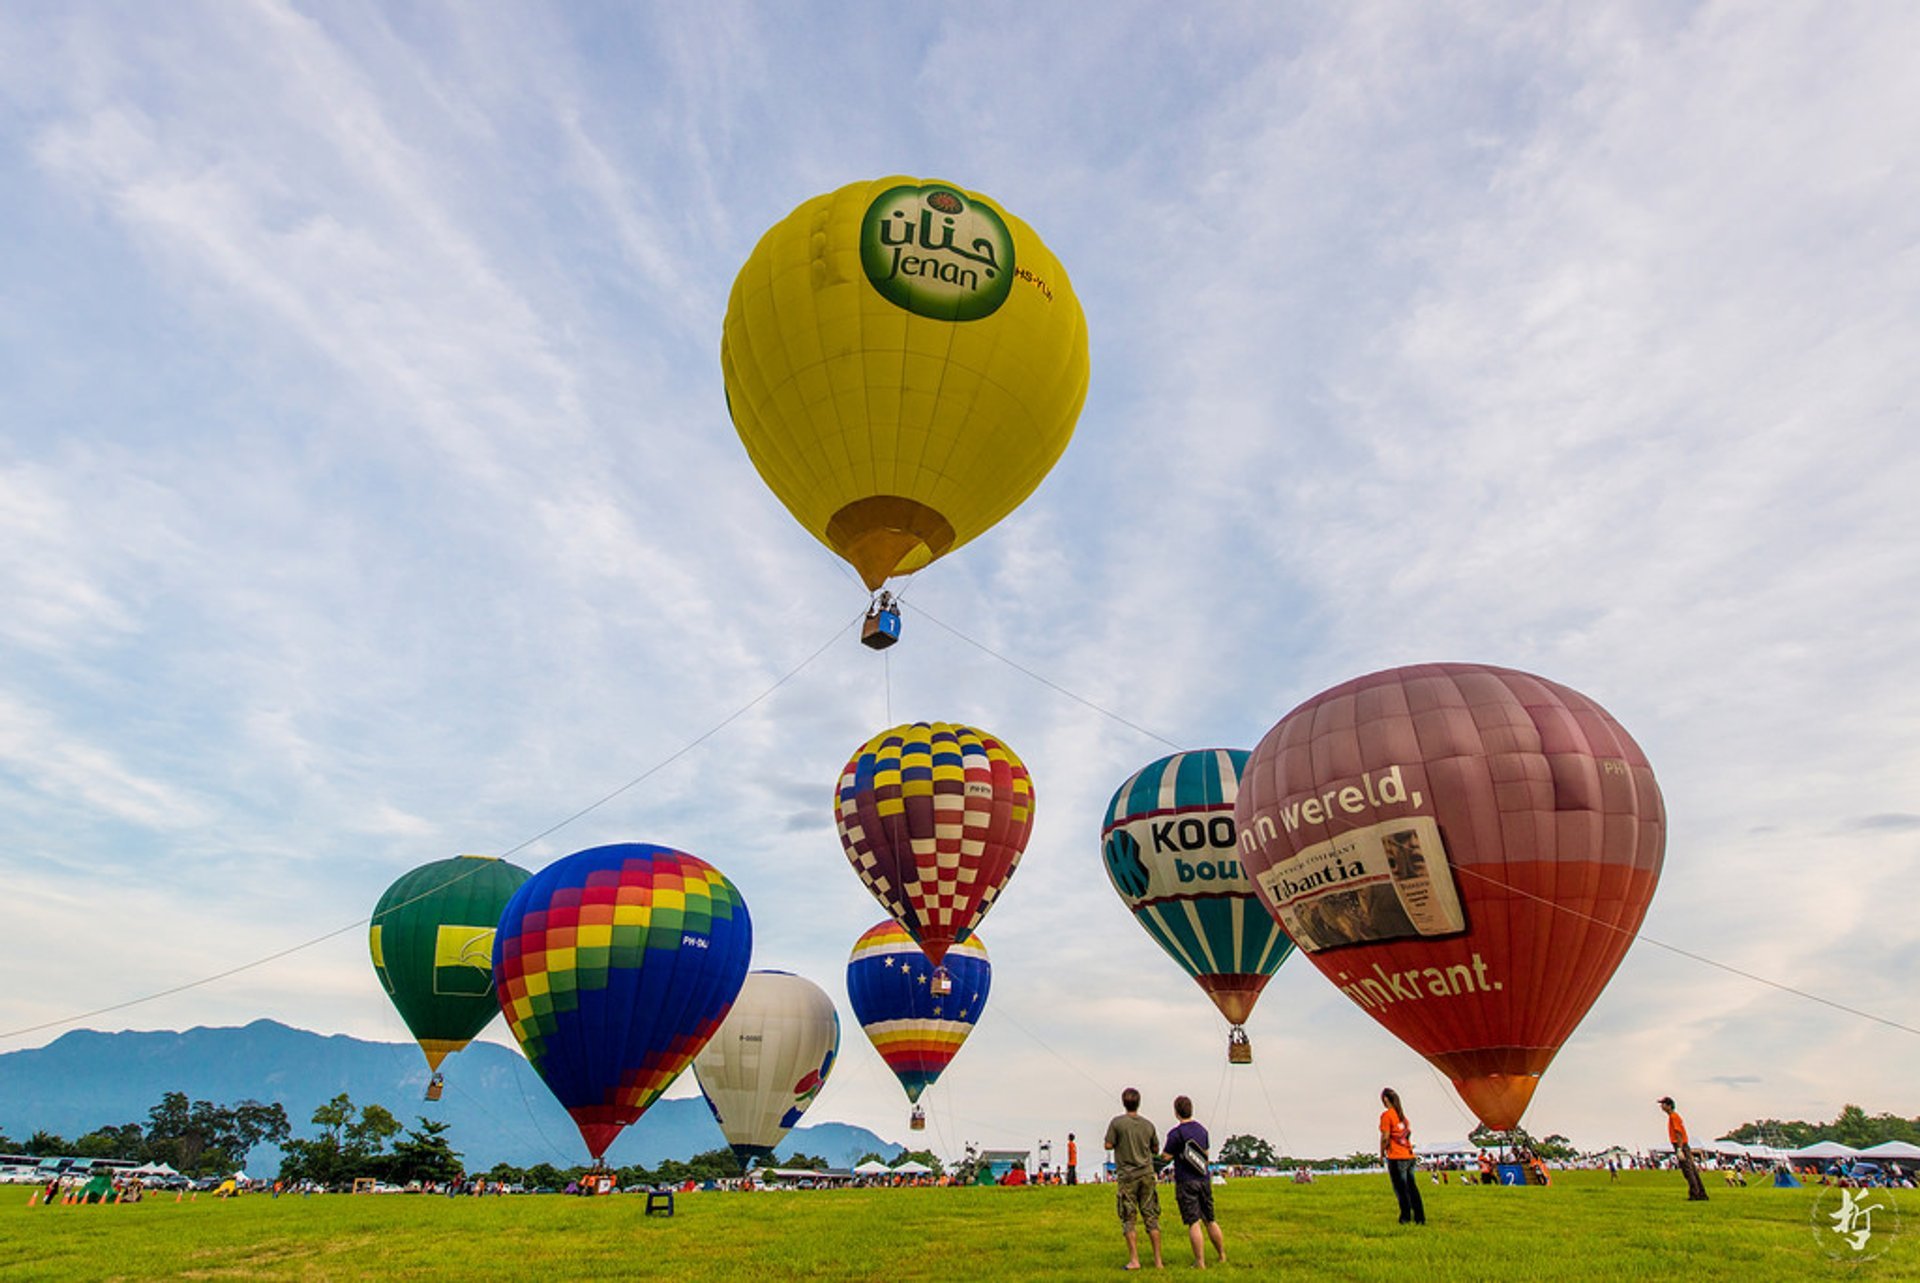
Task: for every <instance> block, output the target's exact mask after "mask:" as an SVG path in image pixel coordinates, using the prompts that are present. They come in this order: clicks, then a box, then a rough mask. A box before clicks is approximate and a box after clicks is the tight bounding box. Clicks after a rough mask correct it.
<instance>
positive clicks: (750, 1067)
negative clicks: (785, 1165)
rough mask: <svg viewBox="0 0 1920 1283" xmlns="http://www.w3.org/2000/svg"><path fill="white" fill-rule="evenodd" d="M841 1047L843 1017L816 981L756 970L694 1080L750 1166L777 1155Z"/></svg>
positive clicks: (703, 1054) (700, 1058) (698, 1059)
mask: <svg viewBox="0 0 1920 1283" xmlns="http://www.w3.org/2000/svg"><path fill="white" fill-rule="evenodd" d="M839 1051H840V1016H839V1013H837V1012H836V1011H834V1009H833V999H831V998H829V997H827V995H826V992H825V991H824V990H822V989H821V988H820V986H819V985H817V984H814V983H813V982H812V981H811V980H806V979H803V978H801V977H800V976H796V975H792V974H790V973H788V972H785V971H752V972H749V973H748V974H747V980H746V983H745V984H744V985H742V986H741V989H740V996H739V997H738V998H736V999H735V1000H734V1003H733V1009H732V1010H731V1011H729V1012H727V1018H726V1019H725V1020H723V1021H721V1022H720V1028H719V1029H717V1030H715V1031H714V1035H713V1037H712V1038H710V1039H708V1040H707V1045H706V1046H705V1047H703V1048H702V1049H701V1050H700V1054H699V1055H697V1056H695V1057H694V1058H693V1073H694V1077H695V1078H696V1079H698V1080H699V1083H700V1091H701V1093H702V1094H703V1095H704V1096H706V1098H707V1108H708V1109H711V1110H712V1111H713V1117H714V1121H716V1122H718V1123H719V1124H720V1131H721V1134H723V1135H724V1136H725V1137H726V1138H727V1144H728V1145H730V1146H731V1147H732V1148H733V1152H734V1154H735V1155H737V1156H738V1157H739V1159H740V1164H741V1166H742V1167H745V1166H747V1165H749V1164H751V1163H752V1162H753V1160H755V1159H763V1160H764V1159H770V1158H772V1157H773V1149H774V1146H776V1145H778V1144H779V1143H780V1142H781V1140H782V1139H784V1138H785V1137H786V1134H787V1132H788V1131H790V1130H792V1128H793V1126H794V1124H795V1123H798V1122H799V1121H800V1116H801V1115H802V1114H804V1113H806V1110H807V1106H808V1105H810V1104H812V1103H813V1098H814V1097H815V1096H817V1095H819V1094H820V1088H821V1087H822V1086H824V1085H825V1083H826V1081H827V1074H828V1072H829V1071H831V1070H832V1068H833V1060H834V1057H835V1056H836V1055H837V1054H838V1053H839Z"/></svg>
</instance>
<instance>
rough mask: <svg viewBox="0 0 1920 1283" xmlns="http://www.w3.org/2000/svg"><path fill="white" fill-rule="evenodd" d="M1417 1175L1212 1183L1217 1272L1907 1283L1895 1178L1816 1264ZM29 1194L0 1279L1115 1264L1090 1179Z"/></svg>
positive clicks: (1591, 1186) (1624, 1184) (1780, 1210)
mask: <svg viewBox="0 0 1920 1283" xmlns="http://www.w3.org/2000/svg"><path fill="white" fill-rule="evenodd" d="M1709 1175H1710V1176H1711V1174H1709ZM1421 1188H1422V1192H1423V1194H1424V1195H1425V1198H1426V1204H1427V1213H1428V1217H1429V1220H1430V1224H1429V1225H1428V1226H1427V1227H1426V1229H1424V1230H1419V1229H1415V1228H1413V1227H1404V1228H1403V1227H1401V1226H1399V1225H1397V1224H1395V1223H1394V1217H1395V1213H1394V1204H1393V1195H1392V1193H1391V1192H1390V1190H1389V1188H1388V1185H1387V1179H1386V1177H1385V1176H1375V1177H1367V1176H1347V1177H1334V1178H1322V1179H1321V1180H1319V1181H1317V1182H1316V1183H1314V1184H1313V1185H1305V1186H1300V1185H1293V1184H1291V1183H1289V1182H1287V1181H1284V1180H1241V1181H1234V1182H1231V1183H1230V1184H1227V1185H1225V1186H1221V1187H1218V1188H1217V1189H1216V1209H1217V1211H1218V1214H1219V1217H1220V1222H1221V1224H1222V1226H1223V1227H1224V1228H1225V1230H1226V1233H1227V1248H1228V1255H1229V1261H1228V1265H1227V1272H1228V1273H1229V1274H1231V1275H1234V1276H1243V1275H1244V1276H1247V1277H1253V1276H1255V1275H1256V1274H1258V1275H1260V1276H1263V1277H1264V1276H1272V1275H1276V1274H1278V1275H1282V1276H1287V1277H1293V1278H1303V1279H1304V1278H1314V1279H1361V1280H1366V1279H1420V1280H1444V1279H1460V1280H1487V1279H1524V1280H1528V1281H1529V1283H1532V1281H1533V1280H1541V1279H1597V1278H1607V1279H1621V1278H1625V1279H1688V1280H1700V1279H1741V1280H1758V1279H1797V1278H1809V1279H1812V1278H1838V1277H1846V1278H1852V1279H1868V1278H1872V1279H1893V1278H1920V1195H1916V1194H1915V1193H1914V1192H1913V1191H1900V1192H1899V1193H1898V1194H1896V1195H1895V1197H1897V1198H1899V1199H1900V1203H1899V1210H1901V1211H1903V1212H1906V1213H1907V1214H1908V1215H1909V1217H1910V1219H1911V1220H1912V1222H1914V1223H1913V1224H1911V1225H1909V1226H1906V1227H1904V1228H1905V1229H1906V1230H1907V1231H1908V1232H1907V1233H1906V1234H1900V1233H1899V1232H1898V1230H1897V1228H1896V1227H1895V1226H1894V1224H1893V1222H1892V1221H1891V1220H1890V1219H1889V1218H1887V1217H1886V1216H1885V1215H1884V1214H1876V1219H1875V1221H1874V1228H1875V1230H1876V1237H1875V1239H1874V1240H1873V1241H1872V1243H1871V1246H1872V1247H1874V1248H1878V1247H1880V1246H1882V1245H1883V1244H1886V1243H1887V1242H1888V1241H1889V1239H1890V1241H1891V1247H1890V1249H1889V1250H1888V1251H1887V1252H1886V1254H1885V1255H1882V1256H1880V1257H1879V1258H1878V1259H1875V1260H1872V1261H1868V1262H1865V1263H1864V1264H1858V1265H1852V1264H1838V1263H1835V1262H1834V1261H1832V1260H1830V1259H1829V1257H1828V1254H1827V1252H1826V1250H1825V1249H1824V1248H1823V1247H1822V1244H1821V1243H1820V1242H1818V1241H1816V1238H1815V1235H1814V1231H1813V1227H1812V1224H1811V1222H1810V1220H1809V1215H1808V1214H1809V1211H1810V1210H1811V1208H1812V1205H1813V1203H1814V1200H1815V1198H1816V1197H1817V1196H1818V1195H1819V1194H1820V1193H1821V1191H1820V1190H1819V1189H1817V1188H1809V1189H1800V1190H1776V1189H1772V1188H1769V1187H1765V1186H1760V1185H1755V1186H1751V1187H1748V1188H1745V1189H1723V1188H1720V1187H1719V1186H1717V1185H1710V1186H1709V1190H1710V1192H1711V1195H1712V1198H1711V1201H1709V1202H1707V1203H1704V1204H1689V1203H1687V1202H1686V1201H1685V1198H1684V1195H1685V1190H1684V1188H1683V1186H1682V1184H1681V1180H1680V1178H1679V1177H1678V1176H1677V1175H1672V1174H1666V1173H1646V1172H1632V1173H1626V1174H1625V1175H1623V1176H1622V1177H1621V1180H1620V1182H1619V1183H1618V1184H1610V1183H1609V1182H1608V1180H1607V1177H1606V1174H1605V1173H1604V1172H1601V1173H1587V1172H1575V1173H1561V1174H1557V1175H1556V1177H1555V1184H1554V1185H1553V1186H1552V1187H1550V1188H1547V1189H1500V1188H1486V1189H1480V1188H1472V1187H1463V1186H1460V1185H1457V1184H1448V1185H1439V1186H1435V1185H1427V1184H1423V1185H1422V1187H1421ZM29 1193H30V1191H29V1190H27V1189H26V1188H24V1187H17V1186H11V1187H4V1188H0V1277H5V1278H8V1279H69V1280H70V1279H95V1278H126V1279H136V1278H137V1279H150V1278H160V1277H186V1278H209V1277H244V1278H262V1277H266V1278H371V1277H376V1276H377V1277H382V1278H458V1279H462V1280H471V1279H529V1280H545V1279H586V1278H603V1277H604V1278H613V1277H628V1278H631V1277H659V1278H689V1279H715V1278H719V1279H731V1278H753V1279H761V1280H776V1279H788V1278H832V1279H873V1280H895V1279H983V1280H986V1279H1030V1278H1088V1277H1097V1276H1109V1277H1111V1276H1114V1275H1117V1274H1118V1273H1119V1272H1120V1266H1121V1265H1122V1263H1123V1262H1124V1261H1125V1259H1126V1257H1125V1248H1124V1246H1123V1245H1122V1243H1121V1241H1120V1233H1119V1227H1118V1222H1117V1221H1116V1219H1115V1217H1114V1214H1113V1197H1112V1193H1111V1188H1110V1187H1105V1186H1084V1185H1083V1186H1080V1187H1078V1188H1074V1189H1066V1188H1027V1189H959V1190H942V1189H925V1190H839V1191H805V1192H795V1193H762V1194H720V1193H713V1194H707V1193H701V1194H690V1195H682V1196H680V1198H679V1202H678V1214H677V1215H676V1216H674V1217H673V1218H672V1219H667V1218H665V1217H654V1218H651V1219H649V1218H648V1217H646V1216H645V1215H644V1214H643V1211H644V1207H645V1202H646V1200H645V1199H644V1198H641V1197H638V1196H627V1195H623V1196H616V1197H613V1198H604V1199H579V1198H568V1197H565V1196H562V1195H523V1196H517V1197H506V1198H486V1199H474V1198H460V1199H447V1198H437V1197H425V1196H419V1195H382V1196H373V1195H359V1196H354V1195H345V1194H335V1195H316V1196H314V1197H311V1198H291V1197H283V1198H280V1199H278V1200H275V1199H271V1198H268V1197H267V1196H265V1195H251V1196H248V1197H246V1198H242V1199H238V1200H234V1201H231V1202H221V1201H216V1200H212V1199H209V1198H208V1197H207V1196H206V1195H202V1196H201V1197H200V1199H199V1200H198V1201H197V1202H187V1203H175V1202H174V1201H173V1198H172V1196H171V1195H166V1196H162V1197H160V1198H158V1199H149V1200H148V1201H146V1202H143V1203H140V1204H138V1205H135V1206H130V1207H111V1206H108V1207H59V1206H56V1207H52V1208H42V1207H29V1206H27V1198H28V1195H29ZM1834 1197H1835V1194H1834V1193H1833V1192H1829V1193H1828V1199H1829V1200H1832V1199H1833V1198H1834ZM1878 1197H1879V1198H1880V1199H1882V1200H1884V1199H1885V1198H1886V1197H1887V1195H1886V1193H1885V1192H1880V1193H1879V1194H1878ZM1162 1207H1163V1211H1164V1212H1165V1214H1166V1218H1167V1222H1168V1223H1167V1224H1166V1225H1165V1226H1164V1227H1163V1228H1164V1229H1165V1230H1166V1232H1167V1253H1166V1256H1167V1263H1168V1267H1169V1268H1170V1269H1179V1270H1182V1271H1187V1270H1191V1269H1192V1263H1191V1262H1192V1256H1191V1253H1190V1252H1189V1250H1188V1248H1187V1246H1186V1236H1185V1232H1184V1230H1183V1229H1182V1228H1181V1227H1180V1225H1179V1223H1178V1217H1177V1216H1176V1215H1175V1214H1174V1212H1173V1199H1172V1195H1171V1191H1169V1190H1165V1189H1164V1188H1163V1190H1162ZM1828 1238H1829V1240H1831V1235H1829V1236H1828ZM1143 1246H1144V1236H1143ZM1214 1277H1222V1276H1220V1275H1215V1276H1214Z"/></svg>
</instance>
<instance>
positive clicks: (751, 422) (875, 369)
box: [720, 176, 1087, 590]
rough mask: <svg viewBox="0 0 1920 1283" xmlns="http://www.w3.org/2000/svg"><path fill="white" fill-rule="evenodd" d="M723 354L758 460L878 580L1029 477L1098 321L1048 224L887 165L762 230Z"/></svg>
mask: <svg viewBox="0 0 1920 1283" xmlns="http://www.w3.org/2000/svg"><path fill="white" fill-rule="evenodd" d="M720 367H721V372H722V374H723V376H724V378H725V380H726V390H727V405H728V409H729V410H730V412H731V413H732V415H733V422H734V426H735V428H737V429H738V430H739V433H740V440H741V441H742V442H743V443H744V444H745V445H746V447H747V454H748V456H749V457H750V458H751V459H752V460H753V466H754V467H755V468H757V469H759V472H760V476H761V478H762V479H763V480H765V481H766V483H767V485H768V487H769V488H770V489H771V490H772V491H773V492H774V494H776V495H778V496H779V498H780V501H781V502H782V503H784V504H786V506H787V510H788V511H789V512H791V513H792V514H793V515H794V517H795V519H796V520H798V521H799V522H800V524H801V525H803V526H805V527H806V528H807V530H808V531H810V532H811V533H812V534H813V536H814V538H816V539H818V540H819V541H820V542H821V543H823V544H825V545H826V546H827V547H829V548H831V549H833V551H834V552H836V553H838V554H839V555H840V556H842V557H844V558H845V559H846V560H847V561H848V562H850V563H851V564H852V565H853V567H854V569H855V570H857V571H859V572H860V578H861V579H862V580H864V581H865V582H866V585H867V587H868V588H869V589H873V590H878V589H879V588H880V586H881V585H882V584H883V583H885V582H886V580H887V579H888V578H889V577H890V576H894V575H904V574H910V573H912V572H913V571H915V570H918V569H920V568H921V567H923V566H925V565H926V564H927V563H928V562H930V561H933V560H934V559H935V558H937V557H940V556H943V555H944V554H946V553H949V552H952V551H953V550H954V549H955V548H958V547H960V546H961V545H962V544H964V543H966V542H967V541H968V540H970V539H972V538H974V537H975V536H976V535H979V534H981V533H982V532H983V531H985V530H986V529H987V528H988V527H989V526H991V525H993V523H994V522H996V521H998V520H1000V518H1002V517H1004V516H1006V515H1007V514H1008V513H1009V512H1011V511H1013V509H1014V508H1015V507H1017V506H1018V505H1019V504H1020V502H1021V500H1023V499H1025V498H1026V497H1027V496H1028V495H1029V494H1031V493H1032V492H1033V489H1034V487H1035V486H1037V485H1039V484H1040V480H1041V478H1042V477H1044V476H1046V474H1047V470H1048V469H1049V468H1051V467H1052V466H1053V464H1054V461H1055V460H1056V459H1058V458H1059V457H1060V454H1061V452H1062V451H1063V450H1065V449H1066V448H1067V441H1068V439H1069V438H1070V437H1071V436H1072V435H1073V424H1074V420H1075V419H1077V418H1078V417H1079V415H1080V406H1081V404H1082V402H1084V401H1085V400H1086V395H1087V321H1086V316H1085V314H1084V313H1083V312H1081V310H1080V302H1079V300H1078V299H1077V298H1075V297H1074V293H1073V286H1072V285H1071V284H1070V283H1069V282H1068V280H1067V273H1066V270H1065V269H1064V268H1062V267H1061V266H1060V260H1058V259H1057V258H1055V257H1054V256H1053V253H1052V252H1051V251H1050V250H1048V249H1047V247H1046V246H1045V245H1044V244H1042V243H1041V240H1040V238H1039V236H1037V235H1035V234H1034V231H1033V229H1032V228H1030V227H1028V226H1027V225H1026V224H1025V223H1023V222H1021V221H1020V220H1019V219H1018V218H1015V217H1014V216H1013V215H1012V214H1009V213H1007V212H1006V211H1005V210H1002V209H1001V208H999V207H998V206H997V205H995V204H994V203H993V202H992V201H991V200H989V199H988V198H987V197H985V196H982V195H980V194H979V193H978V192H970V191H967V190H966V189H964V188H961V187H958V186H955V185H954V184H951V183H946V182H939V181H935V180H929V179H918V178H903V177H897V176H896V177H892V178H879V179H875V180H873V181H872V182H863V183H853V184H851V185H849V186H846V187H842V188H841V189H840V190H838V191H836V192H829V193H828V194H826V195H824V196H818V197H815V198H814V199H812V200H810V201H807V202H806V203H804V204H803V205H801V206H800V207H799V208H798V209H796V210H794V211H793V212H792V213H791V214H789V215H787V217H786V218H785V219H783V220H781V221H780V222H779V223H777V224H775V225H774V227H773V228H772V229H771V230H770V231H768V232H767V234H766V235H765V236H763V237H761V238H760V243H759V245H758V246H756V247H755V248H754V251H753V254H752V255H751V256H750V257H749V258H748V259H747V261H746V264H745V266H743V267H742V268H741V269H740V275H739V277H738V278H737V279H736V280H735V281H734V283H733V293H732V295H731V297H729V298H728V300H727V319H726V327H725V331H724V333H723V335H722V337H721V341H720Z"/></svg>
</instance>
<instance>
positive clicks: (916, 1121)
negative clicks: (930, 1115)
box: [907, 1105, 927, 1132]
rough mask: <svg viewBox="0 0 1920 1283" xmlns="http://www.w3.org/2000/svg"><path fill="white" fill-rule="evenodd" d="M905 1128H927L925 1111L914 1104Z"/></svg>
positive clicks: (921, 1129)
mask: <svg viewBox="0 0 1920 1283" xmlns="http://www.w3.org/2000/svg"><path fill="white" fill-rule="evenodd" d="M907 1130H909V1131H916V1132H923V1131H925V1130H927V1111H926V1110H924V1109H921V1108H920V1107H919V1106H917V1105H916V1106H915V1107H914V1110H913V1117H911V1118H909V1119H908V1120H907Z"/></svg>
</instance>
